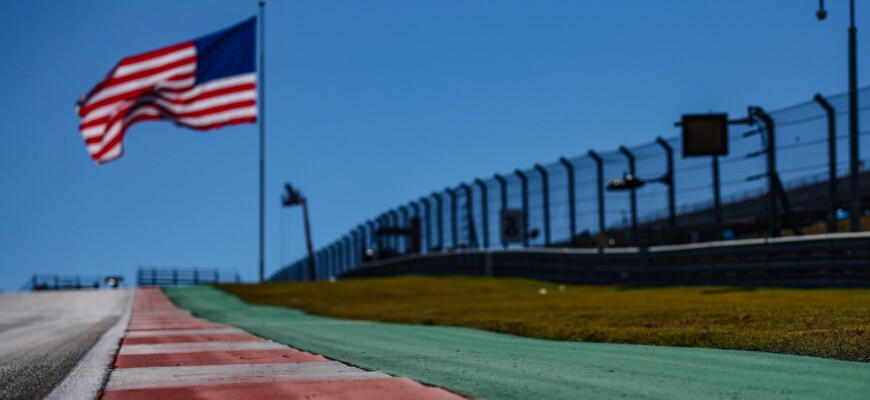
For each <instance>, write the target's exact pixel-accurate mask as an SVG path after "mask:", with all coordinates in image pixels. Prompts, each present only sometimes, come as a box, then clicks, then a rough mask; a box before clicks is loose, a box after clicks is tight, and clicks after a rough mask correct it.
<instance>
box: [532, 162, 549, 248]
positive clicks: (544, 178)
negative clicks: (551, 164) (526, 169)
mask: <svg viewBox="0 0 870 400" xmlns="http://www.w3.org/2000/svg"><path fill="white" fill-rule="evenodd" d="M535 170H536V171H538V173H539V174H541V186H542V187H541V190H543V195H544V247H550V176H549V174H547V169H546V168H544V167H542V166H541V164H535Z"/></svg>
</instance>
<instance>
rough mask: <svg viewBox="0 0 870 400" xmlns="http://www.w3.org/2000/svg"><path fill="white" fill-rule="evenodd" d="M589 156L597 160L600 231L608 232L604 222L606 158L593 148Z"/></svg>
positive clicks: (596, 178) (596, 175)
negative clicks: (602, 157) (603, 158)
mask: <svg viewBox="0 0 870 400" xmlns="http://www.w3.org/2000/svg"><path fill="white" fill-rule="evenodd" d="M589 157H592V160H593V161H595V180H596V182H597V184H598V233H599V234H602V235H603V234H604V233H605V232H606V229H605V226H604V224H605V222H604V160H602V159H601V156H599V155H598V153H596V152H595V151H593V150H589Z"/></svg>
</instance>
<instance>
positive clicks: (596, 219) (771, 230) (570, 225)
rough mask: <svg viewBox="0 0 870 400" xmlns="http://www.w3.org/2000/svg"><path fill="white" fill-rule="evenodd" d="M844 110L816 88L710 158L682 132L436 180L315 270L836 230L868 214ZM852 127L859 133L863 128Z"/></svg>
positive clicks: (342, 243)
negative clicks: (627, 184) (406, 258)
mask: <svg viewBox="0 0 870 400" xmlns="http://www.w3.org/2000/svg"><path fill="white" fill-rule="evenodd" d="M858 95H859V103H860V104H865V106H864V107H863V108H860V109H859V110H858V114H859V118H862V119H863V118H864V117H867V116H870V106H866V104H870V87H865V88H862V89H860V90H859V93H858ZM807 98H810V96H807ZM818 99H821V100H824V102H825V103H826V104H828V105H829V106H830V108H825V107H823V106H822V103H821V102H820V101H819V100H818ZM759 110H760V109H759ZM686 111H688V112H692V111H696V110H686ZM847 111H848V96H847V95H846V94H838V95H834V96H829V97H827V98H826V99H825V98H822V97H821V96H817V97H815V100H807V101H804V102H802V103H799V104H797V105H794V106H790V107H785V108H780V109H777V110H771V111H770V112H768V113H765V115H766V116H768V117H769V118H768V119H766V120H765V121H766V122H764V124H756V125H755V126H750V127H746V126H735V125H732V126H731V127H730V132H729V153H728V155H726V156H719V157H718V158H716V160H717V161H716V162H715V163H714V161H713V158H712V157H691V158H683V157H681V156H680V155H681V154H682V142H681V140H680V137H679V136H672V137H669V138H657V139H655V140H650V141H649V142H647V143H645V144H640V145H636V146H629V147H620V149H619V150H615V149H614V150H611V151H592V150H589V151H588V152H587V151H585V149H577V150H576V151H577V152H578V153H580V154H581V155H577V156H574V157H562V158H560V159H559V160H552V161H551V162H548V163H542V164H536V165H534V166H531V167H529V168H525V169H518V170H515V171H512V172H505V173H501V174H495V175H494V176H491V177H489V178H486V177H481V178H479V179H469V180H468V181H467V182H465V183H460V184H458V185H453V186H450V187H447V188H440V189H436V190H435V191H434V192H432V193H429V194H424V195H423V196H421V197H419V198H414V199H412V200H411V201H409V202H407V203H404V204H400V205H398V206H396V207H395V208H392V209H389V210H386V211H384V212H383V213H381V214H379V215H376V216H373V217H372V218H371V219H369V220H366V221H360V223H359V224H358V225H356V226H351V229H350V230H349V231H348V232H347V233H346V234H345V235H343V236H341V237H340V238H338V239H337V240H335V241H333V242H330V243H328V244H327V245H325V246H323V247H321V248H320V249H318V250H317V251H316V252H315V253H314V256H313V258H314V261H315V264H316V274H317V276H316V278H317V279H327V278H328V277H330V276H340V275H343V274H346V273H348V272H349V271H352V270H354V269H357V268H360V267H361V266H365V265H367V264H368V263H371V262H375V261H379V260H384V259H388V258H391V257H396V256H401V255H408V254H428V253H436V254H437V253H441V252H443V251H451V250H459V251H462V250H466V249H468V250H483V249H518V248H565V247H568V248H596V247H632V246H634V247H649V246H661V245H670V244H683V243H697V242H708V241H719V240H739V239H749V238H758V237H776V236H779V235H783V236H785V235H790V234H798V235H800V234H802V233H817V232H825V233H835V232H838V231H839V232H843V231H845V230H844V229H843V228H842V227H840V226H841V225H844V224H841V222H844V221H841V220H843V219H847V218H850V217H855V216H854V215H849V212H850V211H851V210H852V207H851V204H852V202H853V200H857V202H860V203H861V207H860V213H861V214H862V215H863V216H864V218H865V220H866V219H867V218H870V207H868V206H870V164H868V163H867V162H866V161H868V160H870V146H868V145H864V146H861V147H860V148H859V149H858V150H859V154H858V156H859V158H860V163H859V164H861V166H860V167H859V171H860V173H859V174H858V176H857V177H854V179H857V180H858V181H859V182H860V183H859V184H858V186H859V191H858V192H857V193H852V192H851V190H850V181H849V179H852V178H853V177H851V176H850V175H849V165H850V164H849V163H850V159H849V153H850V152H849V140H848V139H849V137H848V134H847V131H848V129H847V128H848V126H849V124H848V121H847V116H848V112H847ZM762 112H763V111H762ZM734 117H740V116H734ZM673 118H674V120H676V119H678V118H679V116H678V115H674V116H673ZM662 128H666V127H655V128H653V129H651V130H652V131H660V130H661V129H662ZM614 129H616V130H618V129H619V127H618V126H614ZM580 134H584V133H578V135H580ZM585 134H587V135H592V134H595V135H598V134H602V133H601V132H594V133H585ZM608 134H610V133H608ZM859 135H860V136H861V140H862V142H865V141H866V140H865V139H866V138H868V137H870V130H866V129H865V130H864V131H861V132H859ZM650 139H652V135H651V137H650ZM771 139H774V140H771ZM581 151H582V152H581ZM771 160H775V162H774V161H771ZM714 167H715V168H714ZM713 171H719V173H718V177H719V179H714V178H713V176H714V172H713ZM629 172H632V173H633V175H634V176H636V177H637V178H639V179H641V180H643V181H646V182H648V184H647V185H645V186H643V187H639V188H635V189H630V190H620V191H611V190H608V189H607V182H608V180H610V179H613V178H621V177H623V174H626V173H629ZM382 190H389V187H385V188H382ZM715 193H719V199H720V201H715V199H716V197H715V195H714V194H715ZM502 211H508V212H509V213H512V215H515V216H516V215H521V217H514V220H516V219H517V218H521V219H522V221H523V222H524V224H522V226H523V231H522V232H519V234H518V235H516V236H515V237H517V236H521V237H522V241H521V243H515V242H512V243H503V241H502V237H503V236H502V230H501V229H500V221H501V213H502ZM864 230H867V228H866V227H865V229H864ZM804 231H806V232H804ZM401 232H407V233H404V234H400V233H401ZM307 275H308V272H307V262H306V258H300V259H298V260H296V261H295V262H293V263H291V264H290V265H287V266H285V267H284V268H282V269H280V270H279V271H276V272H275V273H274V274H273V275H272V277H271V278H270V280H274V281H287V280H300V279H308V276H307Z"/></svg>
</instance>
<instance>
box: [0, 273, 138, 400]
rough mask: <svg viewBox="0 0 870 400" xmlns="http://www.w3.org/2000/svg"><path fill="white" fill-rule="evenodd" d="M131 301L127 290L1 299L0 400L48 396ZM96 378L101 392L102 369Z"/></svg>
mask: <svg viewBox="0 0 870 400" xmlns="http://www.w3.org/2000/svg"><path fill="white" fill-rule="evenodd" d="M129 296H130V291H128V290H68V291H53V292H32V293H9V294H0V398H2V399H18V398H24V399H33V398H42V397H44V396H46V395H48V394H49V393H50V392H51V391H52V390H53V389H54V388H55V386H57V385H58V384H59V383H61V382H62V381H63V380H64V378H65V377H66V376H67V374H69V373H70V371H71V370H72V369H73V368H74V367H75V366H76V364H77V363H78V362H79V360H80V359H81V358H82V356H83V355H84V354H85V353H87V352H88V350H89V349H91V346H93V345H94V343H96V342H97V341H98V340H99V339H100V337H101V336H102V335H103V333H104V332H106V330H107V329H109V328H111V327H112V326H113V325H115V323H116V322H117V321H118V319H119V318H120V317H121V315H122V314H124V312H125V311H126V309H127V306H128V305H129V302H128V300H129ZM94 373H95V374H97V375H99V376H97V375H95V376H97V378H96V379H97V382H96V385H97V387H99V384H100V382H101V378H102V375H100V374H101V373H105V369H103V370H102V371H94ZM86 378H90V377H86Z"/></svg>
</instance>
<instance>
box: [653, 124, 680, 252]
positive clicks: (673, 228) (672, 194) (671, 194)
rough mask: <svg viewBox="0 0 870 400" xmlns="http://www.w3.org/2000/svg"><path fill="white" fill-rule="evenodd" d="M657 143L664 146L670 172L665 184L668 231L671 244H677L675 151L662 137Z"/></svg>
mask: <svg viewBox="0 0 870 400" xmlns="http://www.w3.org/2000/svg"><path fill="white" fill-rule="evenodd" d="M656 143H658V144H659V146H662V149H664V150H665V155H666V156H667V164H668V165H667V167H668V172H667V174H666V175H665V177H664V179H663V183H664V184H665V185H668V230H669V231H670V232H671V243H676V242H677V199H676V197H677V196H676V190H674V149H673V148H672V147H671V145H669V144H668V142H667V141H665V140H664V139H662V137H661V136H659V137H657V138H656Z"/></svg>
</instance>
